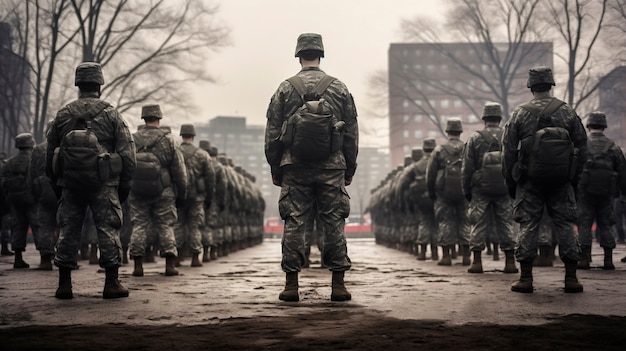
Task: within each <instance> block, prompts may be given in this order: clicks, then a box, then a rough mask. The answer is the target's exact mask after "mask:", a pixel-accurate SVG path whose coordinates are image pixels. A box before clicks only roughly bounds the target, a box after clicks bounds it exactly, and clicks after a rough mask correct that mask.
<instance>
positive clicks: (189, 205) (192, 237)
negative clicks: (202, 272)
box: [174, 200, 204, 254]
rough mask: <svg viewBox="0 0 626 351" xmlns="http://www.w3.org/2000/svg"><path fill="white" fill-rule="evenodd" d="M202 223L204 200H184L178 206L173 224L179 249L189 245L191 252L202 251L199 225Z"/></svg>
mask: <svg viewBox="0 0 626 351" xmlns="http://www.w3.org/2000/svg"><path fill="white" fill-rule="evenodd" d="M202 223H204V201H194V200H190V201H186V202H185V205H184V206H183V207H180V208H178V222H177V223H176V225H175V226H174V235H175V236H176V247H177V248H178V250H179V251H180V250H181V249H182V248H183V247H185V246H187V247H189V251H190V252H191V253H192V254H198V253H200V252H202V233H201V232H200V227H201V226H202Z"/></svg>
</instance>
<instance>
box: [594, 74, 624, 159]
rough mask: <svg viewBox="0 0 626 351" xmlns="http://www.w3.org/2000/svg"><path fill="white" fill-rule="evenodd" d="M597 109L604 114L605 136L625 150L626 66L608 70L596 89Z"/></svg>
mask: <svg viewBox="0 0 626 351" xmlns="http://www.w3.org/2000/svg"><path fill="white" fill-rule="evenodd" d="M598 95H599V99H600V102H599V106H600V107H599V110H600V111H602V112H604V113H605V114H606V121H607V124H608V128H607V130H606V132H605V134H606V136H607V137H609V138H611V139H613V140H614V141H615V142H616V143H617V144H618V145H619V146H620V147H621V148H622V150H626V99H624V96H626V66H620V67H617V68H615V69H614V70H612V71H611V72H609V74H607V75H606V76H604V78H602V81H601V82H600V86H599V89H598Z"/></svg>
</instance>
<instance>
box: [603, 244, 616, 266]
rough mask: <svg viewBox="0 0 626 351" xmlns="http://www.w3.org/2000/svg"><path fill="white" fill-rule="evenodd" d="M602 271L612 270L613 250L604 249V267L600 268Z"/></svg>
mask: <svg viewBox="0 0 626 351" xmlns="http://www.w3.org/2000/svg"><path fill="white" fill-rule="evenodd" d="M602 269H604V270H608V271H611V270H614V269H615V265H614V264H613V249H609V248H606V247H605V248H604V266H602Z"/></svg>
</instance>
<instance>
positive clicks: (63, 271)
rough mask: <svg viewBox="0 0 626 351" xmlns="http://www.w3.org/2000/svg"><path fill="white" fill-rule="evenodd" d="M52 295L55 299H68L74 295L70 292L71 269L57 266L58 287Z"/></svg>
mask: <svg viewBox="0 0 626 351" xmlns="http://www.w3.org/2000/svg"><path fill="white" fill-rule="evenodd" d="M54 297H56V298H57V299H62V300H68V299H71V298H73V297H74V294H73V293H72V270H71V269H69V268H64V267H60V268H59V287H58V288H57V291H56V293H55V294H54Z"/></svg>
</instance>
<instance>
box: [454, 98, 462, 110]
mask: <svg viewBox="0 0 626 351" xmlns="http://www.w3.org/2000/svg"><path fill="white" fill-rule="evenodd" d="M461 106H463V103H462V102H461V99H456V100H454V107H456V108H459V107H461Z"/></svg>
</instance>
